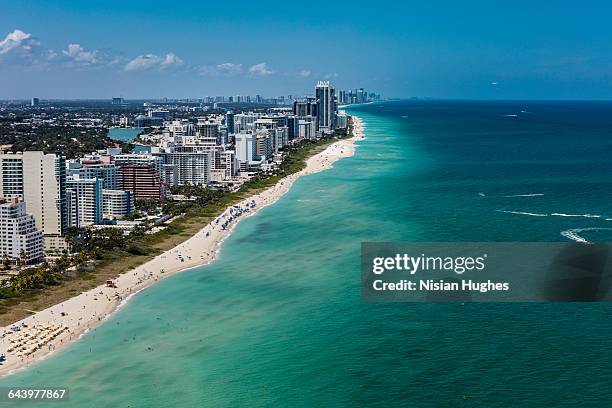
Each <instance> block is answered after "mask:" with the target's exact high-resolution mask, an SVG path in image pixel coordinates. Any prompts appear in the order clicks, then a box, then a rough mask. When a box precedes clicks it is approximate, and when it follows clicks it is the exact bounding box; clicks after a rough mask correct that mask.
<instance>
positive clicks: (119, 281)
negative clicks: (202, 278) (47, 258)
mask: <svg viewBox="0 0 612 408" xmlns="http://www.w3.org/2000/svg"><path fill="white" fill-rule="evenodd" d="M352 119H353V134H352V135H351V137H350V138H347V139H342V140H338V141H335V142H333V143H332V144H330V145H329V146H327V148H326V149H325V150H323V151H322V152H320V153H317V154H316V155H314V156H312V157H309V158H308V159H307V160H306V167H305V168H304V169H302V170H300V171H299V172H297V173H294V174H291V175H289V176H287V177H284V178H283V179H281V180H279V181H278V182H277V183H276V184H275V185H274V186H271V187H269V188H267V189H265V190H264V191H262V192H260V193H257V194H254V195H252V196H250V197H248V198H246V199H244V200H242V201H241V202H239V203H238V204H236V205H233V206H231V207H228V208H226V209H225V211H224V212H223V213H222V214H221V215H219V216H218V217H217V218H216V219H215V220H213V221H211V222H210V223H209V224H207V225H205V226H204V227H202V228H201V229H200V230H199V231H198V232H197V233H196V234H195V235H193V236H192V237H190V238H189V239H187V240H186V241H184V242H182V243H181V244H179V245H177V246H176V247H174V248H171V249H169V250H167V251H165V252H163V253H162V254H159V255H157V256H156V257H155V258H153V259H151V260H150V261H148V262H146V263H144V264H142V265H140V266H138V267H136V268H134V269H131V270H129V271H127V272H125V273H123V274H121V275H119V276H117V277H116V278H115V279H114V282H115V284H116V288H111V287H107V286H105V285H100V286H98V287H95V288H93V289H90V290H88V291H86V292H82V293H80V294H78V295H76V296H74V297H72V298H70V299H68V300H65V301H63V302H61V303H58V304H56V305H54V306H51V307H49V308H47V309H44V310H41V311H39V312H36V313H34V314H33V315H31V316H28V317H26V318H24V319H22V320H20V321H18V322H15V323H13V324H11V325H8V326H5V327H1V328H0V330H1V332H2V335H1V337H0V354H5V355H6V361H5V362H4V363H2V365H0V377H4V376H7V375H10V374H13V373H15V372H16V371H18V370H21V369H24V368H27V367H29V366H30V365H32V364H34V363H36V362H37V361H40V360H42V359H44V358H46V357H48V356H49V355H51V354H53V353H55V352H56V351H59V350H61V349H64V348H65V347H66V346H68V345H69V344H71V343H72V342H74V341H76V340H78V339H79V338H81V337H82V336H83V335H85V334H86V333H87V332H89V331H90V330H91V329H93V328H95V327H97V326H98V325H100V324H102V323H103V322H104V320H106V319H107V318H109V317H110V316H111V315H112V314H113V313H114V312H115V311H117V310H119V309H121V308H122V307H123V306H124V305H125V304H127V303H128V302H129V300H130V299H131V298H132V297H133V296H134V295H136V294H137V293H138V292H140V291H142V290H143V289H145V288H147V287H149V286H151V285H152V284H154V283H155V282H157V281H159V280H161V279H163V278H165V277H167V276H171V275H174V274H176V273H179V272H182V271H185V270H188V269H192V268H195V267H199V266H203V265H208V264H210V263H211V262H214V261H215V259H216V258H217V254H218V253H219V250H220V247H221V245H222V244H223V241H224V240H225V239H226V238H227V237H228V236H229V235H230V234H231V233H232V232H233V229H234V228H235V226H236V225H237V224H238V222H239V221H240V220H241V219H243V218H247V217H249V216H252V215H254V214H256V213H257V212H258V211H259V210H260V209H262V208H264V207H267V206H268V205H271V204H274V203H275V202H276V201H277V200H278V199H280V198H281V197H282V196H283V195H284V194H285V193H287V192H288V191H289V190H290V189H291V186H292V185H293V183H294V182H295V181H296V180H297V179H299V178H300V177H302V176H306V175H310V174H314V173H318V172H320V171H324V170H327V169H330V168H332V167H333V163H334V162H335V161H337V160H340V159H343V158H345V157H351V156H353V155H354V154H355V148H356V145H355V142H356V141H359V140H363V139H364V138H365V136H364V133H363V129H364V124H363V121H362V120H361V119H360V118H358V117H356V116H354V115H352ZM222 225H226V228H223V227H222ZM14 326H18V327H20V330H19V331H12V330H11V327H14Z"/></svg>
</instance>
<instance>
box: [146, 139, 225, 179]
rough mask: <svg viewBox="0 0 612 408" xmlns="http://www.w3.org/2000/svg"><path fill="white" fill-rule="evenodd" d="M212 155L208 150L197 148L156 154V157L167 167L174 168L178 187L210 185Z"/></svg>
mask: <svg viewBox="0 0 612 408" xmlns="http://www.w3.org/2000/svg"><path fill="white" fill-rule="evenodd" d="M189 150H191V151H189ZM212 154H213V153H211V152H210V151H207V150H206V149H201V150H198V149H195V148H194V149H184V150H179V149H175V150H172V151H169V152H160V153H155V155H156V156H159V157H161V158H162V160H163V163H164V164H165V165H166V166H169V167H170V168H171V167H174V171H175V172H176V173H175V177H176V178H175V180H176V185H177V186H182V185H185V184H192V185H206V184H208V183H209V182H210V180H211V178H210V171H211V168H212V163H213V160H212V157H211V156H212Z"/></svg>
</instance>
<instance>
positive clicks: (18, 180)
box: [0, 153, 23, 198]
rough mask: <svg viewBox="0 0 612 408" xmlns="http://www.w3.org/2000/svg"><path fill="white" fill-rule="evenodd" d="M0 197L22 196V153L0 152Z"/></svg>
mask: <svg viewBox="0 0 612 408" xmlns="http://www.w3.org/2000/svg"><path fill="white" fill-rule="evenodd" d="M0 197H4V198H9V197H23V155H21V154H12V153H6V154H0Z"/></svg>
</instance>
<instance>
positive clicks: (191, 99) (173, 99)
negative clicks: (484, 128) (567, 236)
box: [0, 94, 612, 106]
mask: <svg viewBox="0 0 612 408" xmlns="http://www.w3.org/2000/svg"><path fill="white" fill-rule="evenodd" d="M236 95H241V96H254V95H247V94H224V95H223V94H220V95H214V97H216V96H224V97H229V96H236ZM208 96H213V95H208ZM261 96H262V97H263V98H265V99H273V98H277V97H279V96H285V97H286V96H287V95H282V94H281V95H261ZM294 96H295V99H301V98H304V97H307V96H313V94H304V95H294ZM32 98H38V99H39V100H40V102H64V101H65V102H70V101H92V102H110V101H111V100H112V98H123V100H124V101H127V102H130V101H132V102H150V101H153V102H162V103H164V102H163V101H162V100H163V99H167V102H168V103H169V102H185V103H188V102H192V103H198V102H197V101H198V100H199V99H203V98H204V97H170V96H168V97H152V98H125V97H122V96H113V97H95V98H44V97H38V96H32V97H19V98H0V102H2V103H6V102H9V103H11V102H12V103H16V102H27V103H30V102H31V100H32ZM393 101H421V102H427V101H455V102H461V101H465V102H612V98H601V99H596V98H590V99H589V98H584V99H580V98H575V99H570V98H567V99H561V98H508V99H504V98H497V99H493V98H467V97H464V98H462V97H432V96H405V97H394V98H385V97H384V96H382V99H381V100H380V101H374V102H367V103H382V102H393ZM203 103H204V104H210V103H218V104H223V105H231V104H235V105H248V104H251V105H256V104H257V103H255V102H253V101H251V102H229V101H223V102H219V101H214V102H203ZM362 104H363V103H356V104H349V105H362ZM339 105H343V106H345V105H347V104H340V103H339Z"/></svg>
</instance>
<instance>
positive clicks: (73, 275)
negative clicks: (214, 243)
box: [0, 132, 350, 325]
mask: <svg viewBox="0 0 612 408" xmlns="http://www.w3.org/2000/svg"><path fill="white" fill-rule="evenodd" d="M347 134H350V132H347V133H340V134H336V135H334V136H333V137H325V138H322V139H320V140H317V141H303V142H301V143H300V144H297V145H294V146H292V147H291V148H289V149H287V150H286V156H285V159H284V160H283V162H282V163H281V164H280V165H279V166H278V167H277V169H276V170H275V171H274V172H271V173H267V174H258V175H256V176H254V177H253V178H252V179H250V180H249V181H247V182H245V183H244V184H243V185H242V186H241V187H240V188H239V189H238V190H235V191H229V190H227V189H211V188H204V187H200V186H192V185H187V186H181V187H178V188H176V189H175V190H174V191H173V193H176V194H181V195H184V196H185V197H188V198H189V199H188V200H183V201H172V200H147V201H142V202H138V203H137V209H138V211H139V212H140V213H144V214H146V213H149V212H158V211H161V212H162V213H163V214H165V215H172V216H173V218H172V221H171V222H169V223H167V224H164V227H165V228H163V229H161V230H160V231H158V232H155V233H151V230H150V227H151V226H152V225H147V224H144V225H142V226H139V227H137V228H135V229H134V230H133V231H132V232H131V233H130V234H129V235H127V236H124V235H123V233H122V232H121V231H120V230H118V229H114V228H100V229H84V230H78V229H74V228H72V229H69V231H68V233H67V239H68V241H69V242H70V244H71V245H72V247H73V249H74V250H75V251H76V254H75V255H71V256H68V255H64V256H62V257H60V258H58V259H57V260H56V261H54V262H53V263H45V264H42V265H40V266H36V267H31V268H27V269H25V270H23V271H21V272H20V273H19V274H18V275H14V276H11V277H10V278H8V279H5V280H4V281H3V282H2V283H1V284H0V324H1V325H6V324H9V323H12V322H14V321H17V320H19V319H22V318H23V317H25V316H27V315H28V314H30V313H32V312H35V311H38V310H42V309H44V308H46V307H49V306H51V305H54V304H56V303H59V302H61V301H63V300H66V299H68V298H70V297H72V296H74V295H75V294H78V293H81V292H83V291H86V290H88V289H91V288H93V287H96V286H98V285H100V284H103V283H104V282H105V281H106V280H108V279H113V278H115V277H116V276H117V275H118V274H120V273H123V272H126V271H128V270H130V269H132V268H134V267H136V266H138V265H141V264H143V263H145V262H147V261H148V260H150V259H152V258H153V257H155V256H156V255H157V254H160V253H162V252H164V251H166V250H168V249H170V248H173V247H175V246H176V245H178V244H180V243H181V242H183V241H185V240H186V239H188V238H189V237H191V236H193V235H194V234H196V233H197V232H198V231H199V230H200V229H201V228H202V227H203V226H204V225H206V224H208V223H209V222H210V221H212V220H213V219H214V218H216V217H217V216H218V215H219V214H221V213H222V212H223V211H224V210H225V209H226V208H227V207H228V206H231V205H234V204H236V203H238V202H240V201H242V200H245V199H247V198H248V197H250V196H252V195H254V194H256V193H258V192H261V191H262V190H265V189H266V188H268V187H271V186H273V185H275V184H276V183H277V182H278V181H279V180H280V179H282V178H283V177H286V176H288V175H290V174H293V173H296V172H298V171H300V170H302V169H304V168H305V166H306V163H305V162H306V159H307V158H309V157H310V156H312V155H315V154H317V153H319V152H321V151H322V150H324V149H325V148H326V147H327V146H328V145H329V144H331V143H332V142H333V141H335V140H337V139H338V138H343V137H346V136H347Z"/></svg>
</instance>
